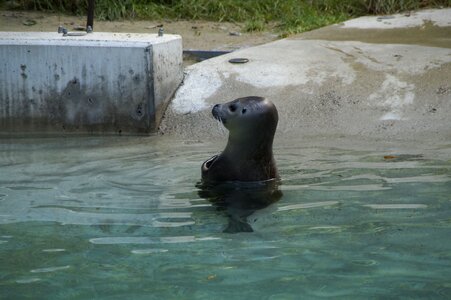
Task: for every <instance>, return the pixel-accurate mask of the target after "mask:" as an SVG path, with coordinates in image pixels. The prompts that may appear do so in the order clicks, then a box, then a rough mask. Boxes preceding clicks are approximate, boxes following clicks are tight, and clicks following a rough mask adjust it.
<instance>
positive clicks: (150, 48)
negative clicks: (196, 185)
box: [0, 32, 183, 134]
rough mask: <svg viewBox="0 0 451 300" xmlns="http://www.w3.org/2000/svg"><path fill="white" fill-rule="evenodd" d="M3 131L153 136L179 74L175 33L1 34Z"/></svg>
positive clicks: (0, 112)
mask: <svg viewBox="0 0 451 300" xmlns="http://www.w3.org/2000/svg"><path fill="white" fill-rule="evenodd" d="M0 61H1V69H2V72H1V73H0V133H11V132H16V133H19V132H20V133H28V132H33V133H34V132H39V133H61V132H77V133H130V134H136V133H151V132H153V131H155V130H156V128H157V127H158V124H159V121H160V119H161V116H162V113H163V111H164V109H165V106H166V104H167V102H168V100H169V99H170V97H171V96H172V94H173V93H174V91H175V90H176V88H177V87H178V86H179V84H180V82H181V81H182V78H183V67H182V40H181V37H180V36H176V35H164V36H163V37H158V36H156V35H155V34H124V33H121V34H119V33H91V34H87V35H84V36H65V37H64V36H62V35H61V34H57V33H46V32H45V33H42V32H40V33H38V32H0Z"/></svg>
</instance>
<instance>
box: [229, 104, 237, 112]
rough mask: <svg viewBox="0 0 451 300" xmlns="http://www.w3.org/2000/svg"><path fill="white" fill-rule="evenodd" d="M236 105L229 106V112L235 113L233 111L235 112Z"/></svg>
mask: <svg viewBox="0 0 451 300" xmlns="http://www.w3.org/2000/svg"><path fill="white" fill-rule="evenodd" d="M236 108H237V107H236V104H231V105H230V106H229V110H230V111H231V112H235V110H236Z"/></svg>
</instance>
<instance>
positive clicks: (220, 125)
mask: <svg viewBox="0 0 451 300" xmlns="http://www.w3.org/2000/svg"><path fill="white" fill-rule="evenodd" d="M217 121H218V129H219V132H220V133H221V134H222V135H223V136H226V135H227V131H226V130H225V128H224V125H222V119H221V117H218V119H217Z"/></svg>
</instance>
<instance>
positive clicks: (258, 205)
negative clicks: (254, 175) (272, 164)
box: [197, 179, 282, 233]
mask: <svg viewBox="0 0 451 300" xmlns="http://www.w3.org/2000/svg"><path fill="white" fill-rule="evenodd" d="M278 185H279V182H278V180H275V179H274V180H266V181H256V182H238V181H235V182H224V183H216V184H209V183H205V182H204V183H202V184H199V185H198V186H197V187H199V188H200V190H199V196H200V197H202V198H205V199H208V200H209V201H210V202H212V203H213V205H214V207H216V209H217V210H218V211H224V212H225V213H226V216H227V218H228V225H227V227H226V228H225V229H224V232H227V233H237V232H253V231H254V230H253V229H252V226H251V225H250V224H249V223H248V221H247V217H249V216H250V215H252V214H253V213H254V212H256V211H258V210H261V209H264V208H266V207H267V206H269V205H271V204H273V203H275V202H277V201H279V200H280V198H282V192H281V191H280V190H279V189H278Z"/></svg>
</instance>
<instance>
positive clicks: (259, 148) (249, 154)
mask: <svg viewBox="0 0 451 300" xmlns="http://www.w3.org/2000/svg"><path fill="white" fill-rule="evenodd" d="M212 114H213V116H214V117H215V118H216V119H218V120H220V121H221V122H222V123H223V124H224V126H225V127H226V128H227V129H228V130H229V140H228V142H227V146H226V147H225V149H224V151H223V152H222V153H221V154H220V155H215V156H213V157H212V158H210V159H209V160H207V161H206V162H204V163H203V164H202V179H203V180H204V181H213V182H224V181H262V180H268V179H272V178H277V177H278V174H277V168H276V164H275V161H274V157H273V154H272V144H273V139H274V133H275V132H276V127H277V122H278V119H279V118H278V114H277V109H276V107H275V106H274V104H272V103H271V102H270V101H268V100H266V99H265V98H262V97H255V96H253V97H245V98H239V99H236V100H233V101H231V102H228V103H225V104H217V105H215V106H214V107H213V111H212Z"/></svg>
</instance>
